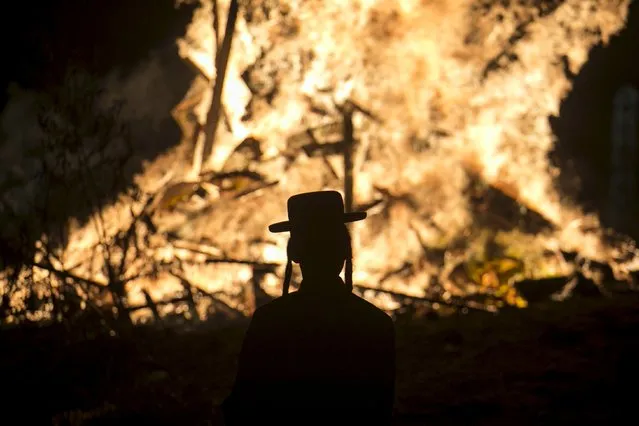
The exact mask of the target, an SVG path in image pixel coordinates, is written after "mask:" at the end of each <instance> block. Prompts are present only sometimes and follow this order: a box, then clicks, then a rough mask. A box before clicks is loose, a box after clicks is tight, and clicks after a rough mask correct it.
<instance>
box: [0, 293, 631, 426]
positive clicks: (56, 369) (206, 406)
mask: <svg viewBox="0 0 639 426" xmlns="http://www.w3.org/2000/svg"><path fill="white" fill-rule="evenodd" d="M638 306H639V295H637V294H630V295H618V296H616V297H615V298H614V299H579V300H572V301H567V302H561V303H550V302H549V303H547V304H542V305H538V306H535V307H531V308H528V309H524V310H514V311H509V312H502V313H501V314H499V315H493V314H481V313H477V314H475V313H471V314H467V315H459V316H455V317H450V318H443V319H423V320H411V321H408V320H403V321H398V322H397V324H396V326H397V356H398V358H397V362H398V375H397V400H396V404H395V410H396V413H395V424H397V425H422V424H429V425H444V424H473V425H481V424H491V425H495V424H498V425H501V424H504V425H505V424H509V425H511V424H519V425H521V424H526V425H527V424H564V425H565V424H580V425H585V424H613V423H614V422H615V421H621V420H622V419H626V418H628V419H630V418H632V416H633V414H634V410H635V406H634V404H633V403H635V401H636V396H637V395H638V394H639V393H638V392H637V389H636V387H637V379H638V378H639V375H638V374H637V373H638V368H637V361H639V339H637V337H639V310H637V307H638ZM244 327H245V324H237V325H233V326H226V327H224V328H219V327H217V328H214V327H213V326H212V325H211V324H206V325H203V326H202V327H200V328H198V329H197V330H191V331H189V332H182V333H177V332H174V331H161V330H155V329H151V328H138V329H135V330H134V332H133V334H132V335H131V336H130V337H128V338H100V339H94V340H90V341H86V340H84V341H80V340H77V339H71V338H70V336H68V335H67V334H65V333H62V332H61V330H59V329H54V328H47V329H32V330H24V329H23V330H12V331H5V332H3V333H2V334H1V335H0V365H1V366H2V367H1V370H0V374H1V377H2V382H1V383H2V386H3V388H4V389H3V391H4V392H3V394H4V395H5V397H4V398H3V402H4V404H3V405H4V407H3V410H2V412H3V416H6V417H5V421H2V423H3V424H7V425H9V424H34V425H36V424H43V425H46V424H57V425H115V424H133V423H135V424H158V425H215V424H221V423H220V421H219V413H218V412H217V408H216V407H217V406H218V405H219V403H220V402H221V401H222V400H223V398H224V397H225V396H226V394H227V392H228V390H229V387H230V385H231V383H232V381H233V378H234V374H235V367H236V355H237V352H238V349H239V346H240V344H241V341H242V337H243V333H244ZM623 421H624V422H626V420H623ZM16 422H19V423H16Z"/></svg>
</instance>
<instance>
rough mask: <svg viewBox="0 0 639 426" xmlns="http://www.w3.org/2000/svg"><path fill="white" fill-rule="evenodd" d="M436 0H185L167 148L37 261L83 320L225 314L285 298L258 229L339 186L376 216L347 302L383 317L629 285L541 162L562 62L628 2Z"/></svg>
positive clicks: (628, 267)
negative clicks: (182, 71)
mask: <svg viewBox="0 0 639 426" xmlns="http://www.w3.org/2000/svg"><path fill="white" fill-rule="evenodd" d="M245 3H250V4H245ZM329 3H330V2H329ZM422 3H423V2H422ZM434 3H435V4H434V5H430V4H429V6H428V7H426V6H424V5H422V4H421V3H420V2H411V1H399V2H395V1H391V2H387V1H383V0H379V1H372V2H357V1H356V2H352V4H351V2H343V3H340V2H337V3H335V4H333V3H330V4H325V2H315V1H303V2H302V1H296V0H290V1H272V2H271V1H267V2H250V1H249V2H244V3H240V2H238V1H235V0H227V1H223V0H219V1H215V0H200V2H199V8H198V9H197V11H196V12H195V14H194V18H193V22H192V24H191V26H190V27H189V28H188V31H187V34H186V35H185V37H184V38H183V39H181V40H179V41H178V46H179V48H180V54H181V56H182V57H183V58H184V59H185V60H186V61H187V62H188V63H190V64H191V65H193V68H194V70H195V73H196V75H195V77H194V80H193V84H192V87H191V90H190V91H189V92H188V93H187V94H186V96H185V98H184V100H183V101H182V102H181V103H180V104H179V105H178V106H176V107H175V109H174V110H173V116H174V118H175V120H176V121H177V122H178V123H179V124H180V126H181V128H182V130H183V140H182V143H181V144H180V146H179V147H178V148H177V149H176V150H174V151H173V152H170V153H168V154H167V155H166V156H165V157H164V158H160V159H158V160H157V161H155V162H154V163H153V164H151V165H150V166H149V167H148V168H147V170H145V172H144V173H143V175H142V176H140V178H139V179H138V184H137V187H136V190H135V191H130V193H129V194H127V195H126V196H123V197H122V199H121V200H120V201H119V202H117V203H115V204H114V205H112V206H110V207H109V208H107V209H105V210H104V211H103V212H102V213H101V220H103V221H104V222H105V226H104V229H108V230H111V231H110V234H109V235H106V233H104V234H105V235H102V236H101V235H97V234H96V233H95V232H93V231H91V230H90V229H89V228H88V227H84V228H82V229H80V228H78V229H76V230H75V233H73V232H72V233H71V235H70V237H69V241H68V244H67V245H66V249H65V250H67V251H68V252H69V253H71V255H69V256H67V257H66V260H65V261H64V262H57V263H56V261H54V260H52V258H51V257H50V256H44V257H40V258H39V259H36V260H35V261H34V262H33V265H32V266H36V267H37V268H39V270H41V271H45V272H46V274H45V275H46V277H47V279H53V278H55V279H56V280H58V281H59V283H61V284H59V285H58V287H56V288H58V290H56V291H61V290H59V289H61V288H62V287H64V285H63V284H64V283H73V284H74V285H76V287H77V290H73V291H74V292H75V296H69V298H71V299H73V298H74V297H75V298H76V299H78V300H81V301H82V303H81V304H82V310H84V309H85V307H86V305H87V304H89V303H90V304H94V305H95V311H96V312H97V311H100V310H103V307H102V306H108V307H111V306H115V308H116V310H117V311H119V312H124V313H126V315H125V317H126V318H129V314H131V315H132V317H134V320H135V317H136V316H139V317H140V318H142V317H144V315H143V311H144V312H146V314H145V315H146V316H154V317H155V318H156V319H160V318H161V317H163V316H164V315H166V314H167V313H174V314H177V315H179V316H185V315H186V316H187V317H191V318H204V317H210V316H211V315H221V316H223V317H225V318H229V317H233V318H239V317H241V316H243V315H246V314H250V313H251V312H252V311H253V310H254V309H255V308H256V306H259V305H260V304H262V303H264V302H266V301H268V300H270V299H271V298H273V297H276V296H277V295H278V294H280V292H281V287H280V283H281V276H282V272H283V263H284V260H285V246H286V244H285V240H283V239H282V238H286V237H285V236H272V235H269V234H268V232H267V226H268V224H269V223H272V222H274V221H277V220H280V219H281V218H282V217H284V216H285V214H286V212H285V208H286V199H287V198H288V197H289V196H291V195H293V194H295V193H298V192H304V191H310V190H319V189H323V188H333V189H340V190H341V191H342V192H343V195H344V197H345V201H346V208H347V209H350V210H365V211H367V212H368V215H369V219H368V220H367V221H364V222H362V223H358V224H355V225H353V227H352V229H351V231H352V233H353V237H354V239H353V243H354V252H355V259H354V264H355V270H356V271H355V276H354V281H355V283H356V284H357V285H356V286H355V291H356V292H358V293H359V294H361V295H362V296H364V297H366V298H369V299H370V300H372V301H373V302H374V303H376V304H378V305H379V306H380V307H382V308H385V309H387V310H389V311H395V312H397V313H400V312H412V313H421V314H426V313H431V312H440V313H444V312H447V310H450V309H452V310H457V309H462V310H464V309H483V310H489V311H496V310H497V309H499V308H500V307H504V306H517V307H524V306H527V304H529V303H533V302H536V301H538V300H545V299H548V298H551V297H552V298H555V299H561V298H565V297H568V295H569V294H576V293H583V294H590V292H592V291H591V290H593V289H594V293H596V294H609V293H610V292H614V291H620V290H625V289H631V288H634V287H633V286H634V284H633V276H634V277H635V278H634V279H636V274H637V270H639V251H638V250H637V248H636V246H635V245H634V243H633V242H632V241H631V240H629V239H627V238H624V237H619V236H614V235H612V234H611V233H610V232H608V231H605V230H604V229H602V227H601V226H600V225H599V223H598V221H597V219H596V218H593V217H591V216H588V215H586V214H584V213H583V212H582V211H581V210H580V209H579V208H578V207H575V206H573V205H571V204H570V203H569V202H568V201H566V199H565V197H562V194H559V193H558V191H557V189H556V188H555V187H554V186H553V176H554V174H556V170H554V169H553V167H552V166H551V165H550V164H549V163H548V160H547V154H548V151H549V149H550V148H551V147H552V133H551V131H550V128H549V127H548V124H547V118H548V116H550V115H552V114H554V113H556V111H557V110H558V105H559V102H560V99H561V97H562V96H564V95H565V93H566V91H567V90H568V89H569V87H570V83H569V81H568V77H567V76H566V74H565V70H566V68H568V69H570V70H571V71H572V72H573V73H574V72H576V71H577V70H578V69H579V68H580V67H581V66H582V65H583V63H584V61H585V59H586V55H587V52H588V49H589V48H590V47H591V46H592V45H594V44H595V43H598V42H602V41H603V42H605V41H606V40H607V38H608V37H609V36H610V35H611V34H614V33H615V32H616V31H618V30H619V29H620V28H621V27H622V24H623V17H624V16H625V13H626V11H627V8H628V1H618V2H614V5H612V3H609V2H602V1H595V0H589V1H585V0H565V1H554V2H541V3H539V4H537V3H536V2H513V4H510V2H506V3H508V4H505V2H489V1H484V2H473V1H470V0H468V1H466V0H457V1H448V2H446V1H441V2H434ZM604 3H605V4H606V5H608V6H606V7H604V6H603V4H604ZM431 6H432V7H431ZM430 24H432V25H431V26H429V25H430ZM575 34H578V35H575ZM435 40H438V42H437V43H435ZM337 41H339V43H336V42H337ZM549 52H551V53H549ZM542 53H543V55H542ZM92 232H93V234H91V233H92ZM89 234H91V235H92V236H89ZM91 241H93V242H91ZM107 246H108V247H109V249H108V250H106V249H105V250H106V251H105V250H103V251H102V252H101V251H100V249H99V247H107ZM95 253H102V254H103V256H102V257H101V260H95ZM105 253H108V255H106V254H105ZM69 265H73V268H71V267H70V266H69ZM52 277H53V278H52ZM549 278H552V279H550V280H548V279H549ZM544 280H545V281H544ZM616 283H622V284H616ZM64 288H67V287H64ZM176 294H177V296H176ZM67 300H70V299H67ZM77 305H78V306H80V302H78V304H77Z"/></svg>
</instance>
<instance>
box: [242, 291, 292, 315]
mask: <svg viewBox="0 0 639 426" xmlns="http://www.w3.org/2000/svg"><path fill="white" fill-rule="evenodd" d="M297 298H298V297H297V292H293V293H289V294H286V295H284V296H280V297H278V298H276V299H273V300H271V301H270V302H268V303H265V304H264V305H262V306H260V307H259V308H257V309H256V310H255V313H254V314H253V316H260V317H270V316H274V315H279V314H281V313H284V312H286V311H287V310H288V309H290V307H291V306H293V305H294V304H295V301H296V299H297Z"/></svg>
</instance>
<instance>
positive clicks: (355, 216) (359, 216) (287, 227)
mask: <svg viewBox="0 0 639 426" xmlns="http://www.w3.org/2000/svg"><path fill="white" fill-rule="evenodd" d="M364 219H366V212H350V213H344V216H343V222H344V223H351V222H357V221H359V220H364ZM291 229H292V225H291V222H289V221H288V220H286V221H284V222H277V223H274V224H272V225H269V227H268V230H269V231H271V232H273V233H278V232H290V231H291Z"/></svg>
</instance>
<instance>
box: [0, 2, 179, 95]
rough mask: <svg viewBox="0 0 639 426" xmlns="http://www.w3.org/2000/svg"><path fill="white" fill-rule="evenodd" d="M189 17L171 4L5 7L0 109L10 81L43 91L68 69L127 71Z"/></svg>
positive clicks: (176, 34)
mask: <svg viewBox="0 0 639 426" xmlns="http://www.w3.org/2000/svg"><path fill="white" fill-rule="evenodd" d="M9 5H10V6H9ZM9 9H10V13H8V10H9ZM190 14H191V11H190V10H188V9H187V8H184V7H183V8H181V9H180V10H177V9H175V7H174V0H102V1H100V0H93V1H92V0H48V1H42V2H20V1H16V2H11V3H7V5H5V10H4V11H3V12H2V13H0V15H2V21H1V24H2V32H3V34H2V41H3V44H4V47H5V49H4V50H5V52H4V57H5V58H6V59H5V60H4V61H3V65H2V67H0V69H1V71H0V73H1V74H0V108H1V107H2V106H4V104H5V103H6V92H5V90H6V87H7V85H8V84H9V83H10V82H12V81H14V82H16V83H18V84H20V85H21V86H23V87H27V88H35V89H43V88H46V87H47V86H49V85H52V84H55V83H56V82H58V81H60V78H61V76H62V75H63V74H64V71H65V69H67V67H69V66H70V65H74V66H80V67H82V68H85V69H88V70H90V71H92V72H95V73H97V74H104V73H107V72H108V71H109V70H111V69H113V68H114V67H116V66H117V67H120V68H122V69H124V70H126V69H127V67H131V66H133V65H134V64H135V63H136V62H137V61H138V60H140V59H141V58H143V57H144V56H145V55H147V54H148V53H149V51H150V50H151V49H153V48H156V47H159V46H161V45H162V44H164V43H166V42H169V43H170V42H171V41H172V40H175V39H176V38H177V37H179V36H180V35H182V34H183V33H184V28H185V26H186V24H187V23H188V21H189V20H190Z"/></svg>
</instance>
